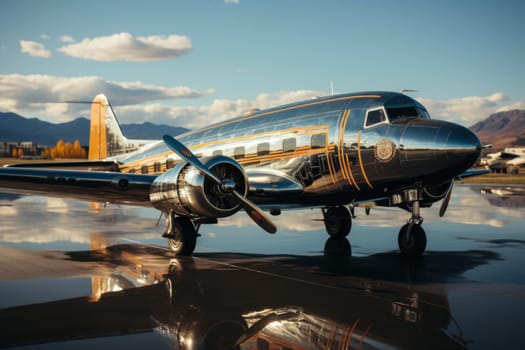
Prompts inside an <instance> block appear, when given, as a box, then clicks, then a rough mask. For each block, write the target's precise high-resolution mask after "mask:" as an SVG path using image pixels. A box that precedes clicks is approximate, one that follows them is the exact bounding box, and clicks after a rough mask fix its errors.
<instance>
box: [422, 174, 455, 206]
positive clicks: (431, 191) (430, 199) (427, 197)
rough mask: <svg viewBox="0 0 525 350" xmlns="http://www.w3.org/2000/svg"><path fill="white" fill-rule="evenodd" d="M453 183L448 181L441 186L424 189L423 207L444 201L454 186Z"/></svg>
mask: <svg viewBox="0 0 525 350" xmlns="http://www.w3.org/2000/svg"><path fill="white" fill-rule="evenodd" d="M452 181H454V180H451V181H446V182H443V183H441V184H439V185H432V186H426V187H424V188H423V199H422V201H421V205H422V206H430V205H432V203H434V202H437V201H439V200H441V199H443V198H444V197H445V196H446V195H447V192H448V189H449V188H450V186H451V185H452Z"/></svg>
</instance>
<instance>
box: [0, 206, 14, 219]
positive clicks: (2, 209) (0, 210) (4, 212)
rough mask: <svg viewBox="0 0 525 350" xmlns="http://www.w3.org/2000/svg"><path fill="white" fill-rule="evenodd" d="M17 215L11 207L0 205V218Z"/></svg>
mask: <svg viewBox="0 0 525 350" xmlns="http://www.w3.org/2000/svg"><path fill="white" fill-rule="evenodd" d="M13 215H18V210H17V209H16V208H15V207H13V206H11V205H5V206H4V205H2V204H1V203H0V216H13Z"/></svg>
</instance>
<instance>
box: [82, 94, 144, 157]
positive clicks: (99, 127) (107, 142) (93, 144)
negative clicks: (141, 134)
mask: <svg viewBox="0 0 525 350" xmlns="http://www.w3.org/2000/svg"><path fill="white" fill-rule="evenodd" d="M148 142H151V141H147V140H130V139H128V138H126V137H125V136H124V134H123V133H122V130H121V129H120V125H119V123H118V121H117V118H116V117H115V113H113V108H111V105H110V104H109V101H108V99H107V98H106V96H104V95H103V94H99V95H97V96H95V99H94V100H93V103H92V104H91V127H90V130H89V156H88V159H89V160H101V159H105V158H107V157H113V156H117V155H119V154H124V153H128V152H131V151H134V150H136V149H138V148H139V147H141V146H143V145H145V144H146V143H148Z"/></svg>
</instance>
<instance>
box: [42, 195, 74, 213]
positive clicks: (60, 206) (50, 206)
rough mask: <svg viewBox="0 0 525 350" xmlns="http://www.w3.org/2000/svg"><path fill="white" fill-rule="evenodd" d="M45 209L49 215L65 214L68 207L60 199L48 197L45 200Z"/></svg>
mask: <svg viewBox="0 0 525 350" xmlns="http://www.w3.org/2000/svg"><path fill="white" fill-rule="evenodd" d="M46 199H47V200H46V204H47V205H46V209H47V211H48V212H50V213H60V214H67V212H68V211H69V210H68V206H67V204H66V202H65V201H64V200H63V199H61V198H55V197H49V198H46Z"/></svg>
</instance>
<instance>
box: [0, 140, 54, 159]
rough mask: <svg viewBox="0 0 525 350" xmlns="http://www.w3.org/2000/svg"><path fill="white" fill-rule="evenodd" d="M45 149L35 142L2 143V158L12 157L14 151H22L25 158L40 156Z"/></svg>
mask: <svg viewBox="0 0 525 350" xmlns="http://www.w3.org/2000/svg"><path fill="white" fill-rule="evenodd" d="M44 148H46V147H45V146H39V145H38V144H37V143H36V142H33V141H23V142H11V141H0V157H11V155H12V154H13V150H14V149H22V151H23V153H24V156H40V155H41V154H42V150H43V149H44Z"/></svg>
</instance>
